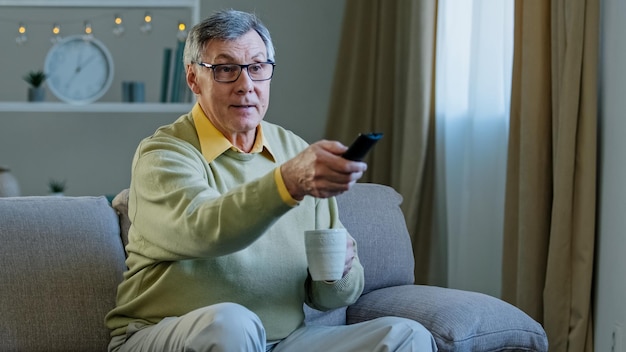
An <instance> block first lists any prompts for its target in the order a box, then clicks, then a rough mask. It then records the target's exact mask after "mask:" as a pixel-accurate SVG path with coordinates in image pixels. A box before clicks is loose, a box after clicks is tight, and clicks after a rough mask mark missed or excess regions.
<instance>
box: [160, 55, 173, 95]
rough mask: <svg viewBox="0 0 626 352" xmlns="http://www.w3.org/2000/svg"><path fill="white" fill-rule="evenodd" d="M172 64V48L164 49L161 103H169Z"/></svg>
mask: <svg viewBox="0 0 626 352" xmlns="http://www.w3.org/2000/svg"><path fill="white" fill-rule="evenodd" d="M171 62H172V48H164V49H163V68H162V71H161V95H160V98H159V101H160V102H161V103H167V97H168V93H169V86H170V70H171V67H170V66H171Z"/></svg>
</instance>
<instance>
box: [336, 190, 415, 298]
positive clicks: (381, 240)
mask: <svg viewBox="0 0 626 352" xmlns="http://www.w3.org/2000/svg"><path fill="white" fill-rule="evenodd" d="M337 202H338V204H339V217H340V219H341V222H342V223H343V225H344V226H345V227H346V228H347V229H348V231H349V232H350V234H351V235H352V237H354V238H355V239H356V242H357V247H358V253H359V259H360V260H361V263H362V264H363V268H364V269H365V289H364V291H363V293H368V292H370V291H372V290H375V289H377V288H381V287H389V286H395V285H406V284H412V283H413V282H414V273H413V268H414V265H415V264H414V259H413V249H412V247H411V239H410V237H409V233H408V230H407V227H406V222H405V220H404V214H403V213H402V210H401V209H400V204H401V203H402V196H401V195H400V194H399V193H398V192H396V191H395V190H394V189H393V188H391V187H389V186H384V185H380V184H374V183H357V184H355V185H354V187H352V189H351V190H350V191H348V192H346V193H344V194H342V195H341V196H339V197H337Z"/></svg>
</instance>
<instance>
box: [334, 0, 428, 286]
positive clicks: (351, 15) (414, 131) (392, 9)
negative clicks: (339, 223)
mask: <svg viewBox="0 0 626 352" xmlns="http://www.w3.org/2000/svg"><path fill="white" fill-rule="evenodd" d="M435 22H436V0H425V1H419V2H415V1H388V0H347V1H346V10H345V16H344V23H343V32H342V38H341V41H340V48H339V55H338V61H337V65H336V72H335V79H334V84H333V88H332V97H331V102H330V108H329V115H328V122H327V128H326V138H330V139H335V140H339V141H342V142H343V143H344V144H349V143H350V142H351V141H352V140H353V139H354V138H355V137H356V135H357V134H358V133H360V132H372V131H376V132H383V133H384V137H383V139H382V140H381V141H380V142H378V144H377V146H376V148H375V149H374V150H373V151H372V152H370V155H369V156H368V158H367V160H366V161H367V162H368V165H369V169H368V171H367V173H366V174H365V176H364V178H363V179H362V181H364V182H376V183H381V184H387V185H390V186H392V187H394V188H395V189H396V190H397V191H398V192H399V193H400V194H402V195H403V197H404V202H403V204H402V207H403V212H404V214H405V216H406V219H407V227H408V229H409V233H410V234H411V236H412V237H413V238H412V241H413V247H414V248H413V249H414V253H415V259H416V265H415V268H416V272H415V274H416V275H415V276H416V278H415V279H416V282H418V283H427V281H428V272H429V262H430V259H431V258H430V247H431V237H432V218H433V187H434V186H433V185H434V176H433V175H434V128H435V124H434V104H433V98H434V97H433V91H434V74H433V72H434V53H435V48H434V46H435V28H436V23H435Z"/></svg>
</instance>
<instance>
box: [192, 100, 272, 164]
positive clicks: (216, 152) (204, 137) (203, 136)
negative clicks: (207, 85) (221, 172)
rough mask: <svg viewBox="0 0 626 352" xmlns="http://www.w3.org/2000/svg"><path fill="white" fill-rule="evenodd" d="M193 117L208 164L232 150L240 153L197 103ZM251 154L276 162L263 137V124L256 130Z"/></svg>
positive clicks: (201, 149) (193, 110)
mask: <svg viewBox="0 0 626 352" xmlns="http://www.w3.org/2000/svg"><path fill="white" fill-rule="evenodd" d="M191 116H192V117H193V122H194V124H195V125H196V131H197V133H198V139H199V140H200V151H201V152H202V155H203V156H204V158H205V159H206V160H207V162H209V163H210V162H211V161H213V160H215V159H216V158H217V157H218V156H220V155H222V153H224V152H225V151H227V150H228V149H231V148H232V149H236V150H238V151H240V150H239V149H238V148H236V147H235V146H234V145H233V144H232V143H231V142H230V141H229V140H228V139H226V137H224V135H223V134H222V133H221V132H220V131H219V130H218V129H217V128H216V127H215V126H214V125H213V123H211V121H210V120H209V118H208V117H207V116H206V115H205V114H204V111H203V110H202V108H201V107H200V104H198V103H196V104H195V105H194V106H193V108H192V110H191ZM240 152H242V151H240ZM242 153H243V152H242ZM250 153H251V154H253V153H261V154H262V155H264V156H265V157H266V158H268V159H270V160H272V161H273V162H276V158H275V157H274V155H273V153H272V151H271V149H270V146H269V143H268V142H267V140H266V139H265V136H264V135H263V129H262V128H261V124H259V126H258V127H257V129H256V138H255V140H254V145H253V146H252V150H251V151H250Z"/></svg>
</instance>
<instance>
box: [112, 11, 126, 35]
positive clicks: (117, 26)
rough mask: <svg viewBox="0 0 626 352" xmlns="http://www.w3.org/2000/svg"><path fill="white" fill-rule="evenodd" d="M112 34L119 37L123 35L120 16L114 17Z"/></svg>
mask: <svg viewBox="0 0 626 352" xmlns="http://www.w3.org/2000/svg"><path fill="white" fill-rule="evenodd" d="M113 34H115V35H116V36H118V37H119V36H121V35H122V34H124V26H122V16H120V15H115V26H113Z"/></svg>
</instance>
